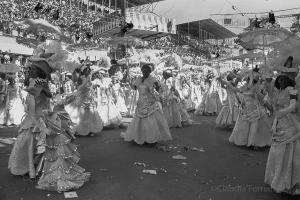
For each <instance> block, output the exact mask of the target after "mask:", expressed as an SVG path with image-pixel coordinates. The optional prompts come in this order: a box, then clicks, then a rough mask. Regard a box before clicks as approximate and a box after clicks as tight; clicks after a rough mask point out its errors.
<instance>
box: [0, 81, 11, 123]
mask: <svg viewBox="0 0 300 200" xmlns="http://www.w3.org/2000/svg"><path fill="white" fill-rule="evenodd" d="M7 85H8V83H7V82H6V81H3V80H2V79H0V91H3V93H1V94H0V125H6V121H7V108H8V102H9V101H8V92H7Z"/></svg>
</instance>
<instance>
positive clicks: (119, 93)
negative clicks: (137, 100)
mask: <svg viewBox="0 0 300 200" xmlns="http://www.w3.org/2000/svg"><path fill="white" fill-rule="evenodd" d="M112 89H113V92H114V96H115V102H116V107H117V109H118V111H119V112H120V113H121V114H122V115H123V116H124V115H126V114H127V113H128V109H127V106H126V104H125V94H124V89H123V88H122V87H121V86H120V84H119V83H116V84H114V85H113V87H112Z"/></svg>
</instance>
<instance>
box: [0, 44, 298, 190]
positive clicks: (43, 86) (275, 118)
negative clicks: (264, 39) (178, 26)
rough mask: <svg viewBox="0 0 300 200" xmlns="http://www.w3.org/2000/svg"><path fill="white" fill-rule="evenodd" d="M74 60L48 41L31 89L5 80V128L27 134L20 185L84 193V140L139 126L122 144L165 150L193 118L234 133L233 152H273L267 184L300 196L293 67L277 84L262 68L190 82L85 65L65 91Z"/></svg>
mask: <svg viewBox="0 0 300 200" xmlns="http://www.w3.org/2000/svg"><path fill="white" fill-rule="evenodd" d="M67 58H68V52H67V51H65V50H63V48H62V46H61V44H60V43H59V42H55V41H47V42H45V43H43V44H40V45H39V46H38V47H37V48H36V49H35V51H34V55H33V56H32V57H31V58H30V59H29V60H30V65H29V68H28V70H29V73H27V74H26V77H25V80H24V82H23V85H22V84H21V82H20V80H19V77H20V74H18V73H17V74H14V75H10V76H8V75H7V74H3V73H1V74H0V124H2V125H19V131H18V137H17V139H16V141H15V143H14V146H13V149H12V151H11V154H10V157H9V161H8V168H9V171H10V172H11V173H12V174H13V175H19V176H24V177H27V176H28V177H29V178H30V179H32V180H34V181H36V183H37V186H36V187H37V188H38V189H43V190H52V191H57V192H65V191H69V190H74V189H78V188H80V187H81V186H83V185H84V183H85V182H86V181H88V180H89V178H90V176H91V174H90V173H88V172H85V169H83V168H82V167H80V166H79V165H78V162H79V159H80V158H79V153H78V149H77V147H76V145H75V144H74V140H75V139H76V137H75V136H76V135H78V136H93V135H95V134H99V133H101V132H102V131H103V130H104V129H105V127H110V128H118V127H121V128H123V125H124V124H123V120H124V118H125V117H132V121H131V122H130V123H129V125H128V127H127V129H126V131H124V132H121V135H120V137H121V138H122V139H124V141H126V142H131V141H133V142H135V143H137V144H140V145H142V144H151V145H154V146H158V147H159V148H162V147H167V146H168V142H170V141H171V140H172V135H171V130H172V129H171V128H182V127H184V126H186V125H192V124H193V121H192V118H191V115H190V114H191V113H192V114H195V115H209V116H212V115H215V116H217V118H216V126H217V127H220V128H226V129H232V132H231V135H230V137H229V142H230V143H232V144H234V145H237V146H245V147H250V148H252V149H261V148H266V147H270V151H269V156H268V160H267V164H266V170H265V182H266V183H267V184H269V185H270V186H271V188H272V189H273V190H274V191H276V192H285V193H288V194H300V171H299V170H300V161H299V156H300V104H299V100H298V99H299V98H300V95H299V92H298V91H299V87H300V73H299V69H298V68H296V67H294V66H293V57H289V58H288V60H287V62H286V63H285V66H284V67H274V69H273V70H276V71H277V72H279V74H278V75H276V74H275V73H269V74H268V73H267V72H266V71H264V70H261V69H259V68H255V69H251V70H250V69H248V70H243V71H240V72H238V71H234V72H226V73H224V74H220V73H216V72H215V71H214V70H212V69H211V71H210V70H207V71H205V72H204V71H199V72H194V71H188V72H186V74H185V72H182V71H181V70H179V68H176V67H175V66H169V67H167V68H163V70H162V71H159V70H158V67H157V66H155V65H153V64H151V63H150V62H149V63H144V64H141V62H140V67H136V69H135V70H137V71H136V72H134V71H133V70H134V69H131V68H129V66H126V67H127V69H121V68H118V69H117V70H116V72H115V73H114V74H110V73H109V69H110V66H107V63H106V64H105V62H104V63H103V62H102V63H98V64H97V65H89V64H87V63H83V64H81V65H79V66H78V67H77V68H76V69H75V70H74V71H73V72H72V73H69V72H68V73H65V74H64V80H63V81H62V79H61V78H60V75H61V74H62V66H63V65H64V64H66V62H67V61H66V60H67ZM109 64H110V62H109ZM264 67H265V68H266V67H267V66H264ZM187 74H189V75H187ZM12 77H13V78H12Z"/></svg>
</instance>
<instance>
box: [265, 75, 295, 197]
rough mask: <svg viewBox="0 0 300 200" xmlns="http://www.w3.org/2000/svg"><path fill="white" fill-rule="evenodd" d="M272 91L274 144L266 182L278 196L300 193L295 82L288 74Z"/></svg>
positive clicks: (269, 158)
mask: <svg viewBox="0 0 300 200" xmlns="http://www.w3.org/2000/svg"><path fill="white" fill-rule="evenodd" d="M275 88H276V89H275V90H274V91H273V92H270V98H271V102H272V104H273V108H274V113H275V114H274V115H275V118H274V122H273V126H272V132H273V136H272V144H271V148H270V151H269V156H268V160H267V164H266V171H265V182H266V183H267V184H269V185H270V186H271V188H272V189H273V190H274V191H275V192H278V193H281V192H283V193H288V194H291V195H299V194H300V162H299V157H300V122H299V121H298V120H297V119H298V117H297V112H296V107H297V93H298V91H297V90H296V89H295V82H294V81H293V80H291V79H290V78H289V77H288V76H286V75H280V76H278V77H277V78H276V80H275Z"/></svg>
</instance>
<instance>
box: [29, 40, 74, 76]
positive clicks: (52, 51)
mask: <svg viewBox="0 0 300 200" xmlns="http://www.w3.org/2000/svg"><path fill="white" fill-rule="evenodd" d="M67 59H68V52H67V51H65V50H64V49H63V48H62V46H61V44H60V43H59V42H57V41H47V42H45V43H42V44H40V45H39V46H38V47H37V48H36V49H35V50H34V52H33V56H32V57H31V58H30V59H29V60H30V61H31V62H35V63H37V62H44V63H45V62H46V63H47V64H48V65H49V68H50V69H47V70H46V73H52V72H54V71H59V69H61V68H62V66H63V64H64V62H65V61H66V60H67ZM42 70H43V71H45V69H42Z"/></svg>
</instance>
